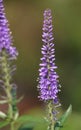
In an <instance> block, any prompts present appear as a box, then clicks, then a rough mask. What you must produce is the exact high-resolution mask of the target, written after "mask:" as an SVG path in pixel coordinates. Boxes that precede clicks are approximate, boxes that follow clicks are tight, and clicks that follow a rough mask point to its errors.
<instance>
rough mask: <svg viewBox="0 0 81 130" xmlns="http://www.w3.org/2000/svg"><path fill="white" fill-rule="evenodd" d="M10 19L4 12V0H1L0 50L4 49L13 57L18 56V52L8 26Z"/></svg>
mask: <svg viewBox="0 0 81 130" xmlns="http://www.w3.org/2000/svg"><path fill="white" fill-rule="evenodd" d="M8 26H9V25H8V21H7V19H6V16H5V12H4V5H3V0H0V52H2V50H3V49H5V50H6V52H7V53H8V54H9V55H10V56H11V57H13V58H16V57H17V55H18V52H17V50H16V48H15V47H13V44H12V36H11V32H10V29H9V28H8Z"/></svg>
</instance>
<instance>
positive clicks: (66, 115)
mask: <svg viewBox="0 0 81 130" xmlns="http://www.w3.org/2000/svg"><path fill="white" fill-rule="evenodd" d="M71 112H72V105H70V106H69V107H68V109H67V110H66V112H65V113H64V114H63V115H62V116H61V118H60V119H59V120H58V121H57V122H56V124H55V127H54V130H59V129H60V128H61V127H63V124H64V122H65V121H66V120H67V118H68V116H69V115H70V114H71Z"/></svg>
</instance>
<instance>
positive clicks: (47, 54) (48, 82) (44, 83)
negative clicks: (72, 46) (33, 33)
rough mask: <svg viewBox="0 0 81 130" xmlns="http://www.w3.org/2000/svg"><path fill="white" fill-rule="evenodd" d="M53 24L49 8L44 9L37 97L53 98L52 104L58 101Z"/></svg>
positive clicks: (45, 99)
mask: <svg viewBox="0 0 81 130" xmlns="http://www.w3.org/2000/svg"><path fill="white" fill-rule="evenodd" d="M52 30H53V26H52V16H51V10H50V9H47V10H45V11H44V22H43V35H42V41H43V46H42V48H41V53H42V55H43V57H42V58H41V64H40V67H41V68H40V69H39V86H38V88H39V90H40V96H39V98H40V99H41V100H43V101H49V100H53V101H54V104H57V103H58V100H57V94H58V92H59V88H58V75H57V73H56V72H55V69H56V68H57V66H56V65H55V63H54V61H55V54H54V53H55V49H54V48H53V47H54V43H53V39H54V38H53V32H52Z"/></svg>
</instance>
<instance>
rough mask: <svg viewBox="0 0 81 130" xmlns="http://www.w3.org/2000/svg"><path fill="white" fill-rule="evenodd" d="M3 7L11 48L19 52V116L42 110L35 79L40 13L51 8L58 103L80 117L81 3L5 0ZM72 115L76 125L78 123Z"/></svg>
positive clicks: (39, 38)
mask: <svg viewBox="0 0 81 130" xmlns="http://www.w3.org/2000/svg"><path fill="white" fill-rule="evenodd" d="M4 4H5V8H6V15H7V18H8V20H9V23H10V28H11V31H12V32H13V33H12V34H13V37H14V45H15V46H16V47H17V50H18V51H19V56H18V59H17V71H16V74H15V76H14V78H15V81H16V83H17V85H18V95H19V96H20V95H23V94H24V95H25V98H24V100H23V102H21V103H20V112H21V113H24V112H27V111H31V109H33V108H36V107H39V106H40V107H41V106H42V105H41V104H42V103H41V102H40V101H39V100H38V98H37V96H38V92H37V88H36V86H37V82H36V79H37V77H38V69H39V63H40V57H41V52H40V48H41V46H42V41H41V34H42V23H43V11H44V10H45V9H46V8H50V9H51V10H52V15H53V25H54V38H55V41H54V43H55V49H56V65H57V66H58V69H57V73H58V75H59V81H60V84H61V86H62V88H61V93H60V95H59V97H60V101H61V103H62V107H63V109H66V108H67V107H68V105H69V104H72V105H73V111H74V112H76V113H81V0H4ZM75 115H76V116H74V117H75V122H78V119H79V120H81V118H80V117H78V114H75ZM74 117H73V118H74ZM71 118H72V117H71ZM78 123H79V122H78ZM78 129H81V125H80V123H79V124H78V126H77V127H74V128H73V129H71V130H78ZM69 130H70V127H69Z"/></svg>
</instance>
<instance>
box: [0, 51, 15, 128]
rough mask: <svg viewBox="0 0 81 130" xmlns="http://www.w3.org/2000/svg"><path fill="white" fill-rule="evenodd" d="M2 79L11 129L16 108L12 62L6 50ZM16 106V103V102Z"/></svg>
mask: <svg viewBox="0 0 81 130" xmlns="http://www.w3.org/2000/svg"><path fill="white" fill-rule="evenodd" d="M1 65H2V74H3V76H2V80H3V82H4V87H5V89H4V91H5V93H6V96H7V100H8V119H10V120H11V121H10V130H14V129H15V128H14V109H13V95H12V92H11V91H12V84H11V74H10V64H9V61H8V56H7V54H6V51H5V50H3V51H2V61H1ZM15 106H16V104H15Z"/></svg>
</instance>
